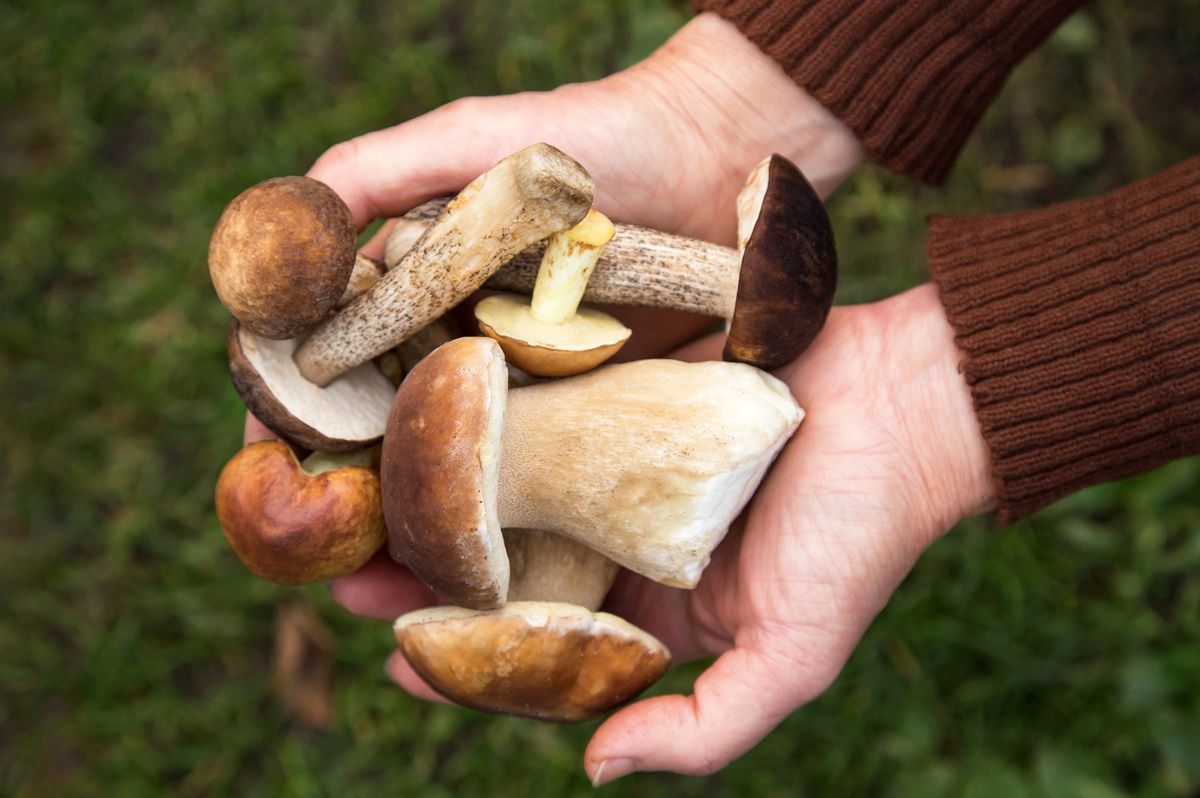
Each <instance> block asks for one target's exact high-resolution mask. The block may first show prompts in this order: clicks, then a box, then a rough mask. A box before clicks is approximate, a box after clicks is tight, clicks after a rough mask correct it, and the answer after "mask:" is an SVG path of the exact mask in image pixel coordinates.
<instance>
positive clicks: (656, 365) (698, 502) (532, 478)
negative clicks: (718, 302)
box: [497, 360, 803, 588]
mask: <svg viewBox="0 0 1200 798" xmlns="http://www.w3.org/2000/svg"><path fill="white" fill-rule="evenodd" d="M802 416H803V413H802V411H801V410H800V408H799V406H798V405H797V404H796V401H795V399H793V398H792V395H791V392H790V391H789V390H788V388H787V386H786V385H784V384H783V383H782V382H780V381H779V380H777V379H775V378H774V377H772V376H771V375H769V374H766V373H764V372H761V371H759V370H757V369H754V368H751V367H749V366H745V365H742V364H734V363H680V362H677V361H673V360H643V361H638V362H635V363H622V364H620V365H616V366H608V367H606V368H601V369H598V370H596V371H593V372H590V373H588V374H583V375H580V376H577V377H574V378H571V379H568V380H557V381H553V382H546V383H542V384H540V385H534V386H531V387H528V388H517V389H513V390H510V391H509V392H508V399H507V406H506V410H505V414H504V432H503V438H502V442H501V447H500V452H501V455H500V473H499V480H498V482H499V490H498V496H497V508H498V516H499V519H498V520H499V524H500V526H501V527H503V528H514V527H520V528H528V529H549V530H554V531H556V532H559V533H561V534H564V535H567V536H569V537H571V538H574V539H575V540H578V541H579V542H581V543H584V544H585V545H587V546H589V547H591V548H592V549H595V550H596V551H598V552H600V553H601V554H603V555H605V556H606V557H609V558H610V559H612V560H615V561H616V562H618V563H619V564H621V565H623V566H625V567H626V568H629V569H630V570H633V571H636V572H638V573H640V574H642V575H644V576H647V577H649V578H650V579H654V580H656V581H659V582H663V583H666V584H668V585H673V586H675V587H685V588H691V587H695V585H696V583H697V581H699V579H700V575H701V573H702V572H703V571H704V568H705V566H707V565H708V560H709V556H710V555H711V553H712V550H713V549H714V548H715V547H716V545H717V544H718V543H719V542H720V541H721V539H722V538H723V537H724V536H725V533H726V531H727V530H728V526H729V524H730V523H731V522H732V520H733V519H734V518H735V517H736V516H737V514H738V513H739V512H740V511H741V509H742V508H743V507H744V506H745V504H746V502H748V501H749V500H750V497H751V496H752V495H753V494H754V491H755V489H756V488H757V486H758V483H759V481H760V480H761V479H762V477H763V474H764V473H765V472H766V470H767V467H768V466H769V465H770V464H771V461H772V460H773V459H774V458H775V455H776V454H777V453H778V452H779V450H780V448H781V447H782V446H783V444H784V443H785V442H786V441H787V440H788V438H789V437H790V436H791V434H792V433H793V432H794V431H795V430H796V427H797V426H798V425H799V423H800V419H801V418H802Z"/></svg>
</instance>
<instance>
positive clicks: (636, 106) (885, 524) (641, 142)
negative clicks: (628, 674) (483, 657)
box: [247, 15, 990, 784]
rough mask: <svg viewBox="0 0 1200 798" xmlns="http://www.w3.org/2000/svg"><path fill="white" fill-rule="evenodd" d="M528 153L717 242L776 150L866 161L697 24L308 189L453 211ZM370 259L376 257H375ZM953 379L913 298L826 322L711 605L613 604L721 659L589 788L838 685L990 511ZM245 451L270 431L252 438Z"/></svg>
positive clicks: (355, 590)
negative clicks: (435, 202)
mask: <svg viewBox="0 0 1200 798" xmlns="http://www.w3.org/2000/svg"><path fill="white" fill-rule="evenodd" d="M747 47H749V48H750V49H746V48H747ZM600 108H603V109H605V116H604V118H605V120H606V124H605V125H603V126H600V125H580V126H578V127H575V126H571V125H570V123H571V120H575V119H579V118H588V119H591V118H599V117H597V116H596V114H595V113H594V112H592V113H589V112H588V109H600ZM764 108H765V109H771V111H772V112H773V113H772V114H771V115H769V116H768V115H767V114H765V113H763V112H761V111H760V110H759V109H764ZM781 109H782V110H781ZM539 139H544V140H546V141H549V142H550V143H552V144H555V145H556V146H559V147H560V148H562V149H564V150H565V151H566V152H568V153H570V154H572V155H573V156H574V157H576V158H578V159H579V160H580V161H581V162H582V163H583V164H584V166H585V167H587V169H588V170H589V171H590V172H591V174H592V175H593V177H594V178H595V180H596V185H597V189H598V191H597V206H598V207H599V208H600V210H602V211H604V212H605V213H607V214H608V215H610V216H611V217H613V218H614V219H616V220H619V221H628V222H632V223H636V224H641V225H646V226H651V227H658V228H660V229H664V230H667V231H671V232H678V233H683V234H687V235H692V236H696V237H700V238H705V239H708V240H711V241H716V242H719V243H726V244H729V243H732V242H733V238H734V233H735V225H734V212H733V207H734V197H735V196H736V194H737V191H738V189H739V188H740V187H741V182H742V180H743V179H744V178H745V175H746V173H747V172H748V171H749V170H750V168H751V167H752V166H753V165H754V164H755V163H757V162H758V161H759V160H760V159H761V158H762V157H763V156H764V155H765V154H768V153H770V152H772V151H775V152H779V153H780V154H782V155H784V156H785V157H788V158H790V159H792V160H793V161H794V162H795V163H796V164H797V165H798V166H799V167H800V168H801V170H802V171H804V173H805V174H806V176H807V177H808V178H809V179H810V180H811V181H812V182H813V184H814V186H815V187H816V188H817V191H818V193H820V194H821V195H822V196H825V195H827V194H828V193H829V192H831V191H832V190H833V189H834V188H835V187H836V186H837V185H838V184H839V183H840V182H841V180H842V179H844V178H845V176H846V175H847V174H849V173H850V172H851V171H852V170H853V169H854V168H855V166H857V164H858V163H859V161H860V160H861V150H860V148H859V147H858V145H857V143H856V142H855V141H854V140H853V136H852V135H851V134H850V133H849V131H847V130H846V129H845V128H844V127H843V126H841V124H840V123H839V122H837V120H836V119H834V118H833V117H831V116H830V115H829V114H828V113H827V112H825V111H824V109H822V108H820V107H819V106H818V105H817V104H816V103H815V102H813V101H812V99H811V98H809V97H808V96H807V95H806V94H805V93H804V92H803V91H801V90H800V89H798V88H797V87H796V86H795V84H793V83H792V82H791V81H790V80H788V79H787V78H786V76H785V75H784V74H783V73H782V72H781V71H779V69H778V67H777V66H775V65H774V63H773V62H770V61H769V60H766V59H765V56H762V54H761V53H758V51H757V50H755V49H754V48H753V46H752V45H749V43H748V42H746V41H745V40H744V39H742V38H741V36H740V34H738V33H737V31H736V29H734V28H733V27H732V26H730V25H728V24H727V23H724V22H722V21H720V20H718V19H716V18H714V17H712V16H709V15H704V16H701V17H698V18H697V19H696V20H694V21H693V22H691V23H689V25H688V26H686V27H685V28H684V30H683V31H682V32H681V33H680V34H678V35H677V36H676V37H675V38H674V39H672V41H671V42H669V43H668V44H667V45H665V46H664V47H663V48H662V49H660V50H659V51H658V52H657V53H656V54H655V55H653V56H651V58H650V59H649V60H648V61H646V62H643V63H642V64H639V65H637V66H635V67H633V68H631V69H630V70H627V71H626V72H624V73H620V74H618V75H615V76H613V77H611V78H608V79H606V80H603V81H599V82H597V83H592V84H580V85H572V86H565V87H563V88H561V89H558V90H556V91H553V92H550V93H547V94H522V95H516V96H512V97H500V98H490V99H471V100H465V101H461V102H459V103H453V104H451V105H449V106H446V107H445V108H443V109H440V110H438V111H435V112H433V113H431V114H428V115H426V116H424V117H421V118H419V119H416V120H413V121H412V122H408V123H406V124H404V125H400V126H398V127H395V128H391V129H389V130H385V131H380V132H378V133H372V134H368V135H367V136H364V137H361V138H359V139H355V140H354V141H353V142H350V143H347V144H344V145H339V146H338V147H335V148H334V149H333V150H331V151H330V152H329V153H327V154H326V155H325V156H324V157H322V158H321V160H319V161H318V162H317V164H316V165H315V166H314V167H313V170H312V172H311V174H312V175H313V176H315V177H318V178H319V179H321V180H324V181H325V182H327V183H328V184H329V185H331V186H333V187H334V189H335V190H336V191H338V193H339V194H341V195H342V196H343V197H344V198H345V199H346V200H347V203H348V204H349V205H350V207H351V209H352V210H353V212H354V214H355V219H356V221H357V222H358V223H359V224H360V225H361V224H364V223H365V222H366V221H367V220H369V219H370V218H372V217H375V216H392V215H396V214H398V213H401V212H403V211H404V210H406V209H407V208H408V207H410V206H412V205H415V204H417V203H419V202H421V201H423V200H425V199H427V198H429V197H432V196H435V195H438V194H441V193H446V192H448V191H453V190H454V189H456V188H457V187H459V186H462V185H464V184H466V183H467V182H468V181H469V180H470V179H471V178H472V177H474V176H475V175H476V174H478V173H479V172H481V171H483V170H484V169H486V168H487V167H488V166H490V165H491V164H492V163H493V162H494V161H495V160H496V159H498V158H499V157H500V156H502V155H504V154H505V153H507V152H510V151H512V150H514V149H517V148H518V147H520V146H523V145H525V144H527V143H529V142H531V141H535V140H539ZM381 249H382V239H381V238H377V239H376V240H375V241H374V242H372V244H371V245H370V247H369V248H368V252H369V253H370V254H377V253H376V252H375V251H374V250H381ZM621 315H622V318H623V320H624V321H625V322H626V323H627V324H629V325H630V326H631V327H633V328H634V330H635V332H634V337H633V338H632V339H631V340H630V342H629V344H628V345H627V346H626V348H625V349H624V350H623V351H622V352H621V354H620V358H622V359H634V358H642V357H647V356H651V355H658V354H661V353H663V352H667V351H670V350H671V349H672V348H673V347H675V346H677V345H679V344H681V343H683V342H684V341H686V340H688V339H690V338H691V337H692V336H694V335H695V333H696V332H697V331H698V330H699V329H701V327H702V326H703V323H701V322H698V321H697V320H696V319H694V318H692V319H689V318H686V317H681V316H678V315H668V314H664V313H662V312H640V313H639V312H635V313H633V314H632V315H631V314H628V313H625V314H621ZM647 321H653V323H652V324H649V325H647V324H646V322H647ZM721 346H722V341H720V340H715V339H710V340H707V341H704V342H702V343H699V344H694V345H692V346H690V347H689V348H686V349H685V350H682V351H680V352H679V353H678V356H679V357H682V358H684V359H718V358H719V357H720V353H721ZM958 360H959V354H958V352H957V350H956V349H955V346H954V342H953V334H952V331H951V328H950V327H949V325H948V324H947V322H946V320H945V317H944V314H943V313H942V310H941V307H940V305H939V304H938V302H937V298H936V294H935V292H934V290H933V289H932V287H930V286H924V287H921V288H918V289H915V290H913V291H910V292H908V293H906V294H903V295H901V296H899V297H896V298H893V299H891V300H887V301H885V302H881V303H877V304H874V305H866V306H859V307H851V308H835V309H834V311H833V312H832V313H831V314H830V317H829V320H828V322H827V324H826V326H825V329H824V330H823V331H822V332H821V334H820V335H819V336H818V337H817V339H816V341H815V343H814V344H813V347H812V348H811V349H810V350H809V351H808V352H807V353H805V354H804V355H803V356H802V357H801V358H800V359H799V360H798V361H796V362H795V363H793V364H791V365H789V366H787V367H785V368H783V369H781V370H780V371H779V372H777V374H778V375H779V376H780V377H781V378H783V379H784V380H786V381H787V383H788V384H789V386H790V387H791V389H792V391H793V392H794V393H795V395H796V398H797V399H798V400H799V402H800V404H801V406H802V407H804V408H805V410H806V411H807V413H808V416H807V418H806V419H805V421H804V423H803V424H802V425H801V427H800V430H799V432H798V433H797V434H796V436H795V437H794V438H793V439H792V441H791V442H790V443H789V444H788V445H787V446H786V447H785V449H784V450H783V452H782V453H781V455H780V457H779V460H778V461H777V462H776V465H775V467H774V468H773V470H772V471H771V472H770V473H769V474H768V476H767V478H766V480H765V481H764V483H763V485H762V487H761V489H760V491H759V493H758V495H757V496H756V498H755V499H754V501H753V502H752V503H751V505H750V507H749V508H748V509H747V511H746V513H745V514H744V515H743V517H742V518H741V519H740V520H739V522H738V523H737V524H735V527H734V529H733V531H731V533H730V535H729V537H728V538H727V539H726V540H725V542H724V543H723V544H722V545H721V546H720V547H719V548H718V550H717V552H716V554H715V556H714V559H713V561H712V564H711V565H710V566H709V568H708V570H707V571H706V572H705V574H704V577H703V579H702V580H701V582H700V584H699V586H698V587H697V588H696V589H695V590H694V591H691V592H685V591H680V590H676V589H671V588H666V587H663V586H660V585H656V584H652V583H649V582H647V581H646V580H644V579H641V578H638V577H635V576H632V575H630V574H628V573H625V574H622V576H621V577H620V579H619V580H618V583H617V585H616V587H615V588H614V590H613V592H612V594H611V595H610V598H609V601H608V602H607V604H606V607H605V609H607V610H609V611H612V612H614V613H615V614H617V615H620V616H621V617H624V618H626V619H627V620H629V621H630V622H631V623H634V624H636V625H638V626H640V627H642V628H643V629H645V630H646V631H648V632H650V633H651V634H653V635H655V636H656V637H658V638H659V639H660V640H662V641H663V642H664V643H665V644H666V645H667V646H668V648H669V649H670V650H671V653H672V656H673V658H674V660H675V661H676V662H685V661H688V660H691V659H695V658H699V657H710V656H715V657H716V660H715V662H714V663H713V664H712V666H711V667H709V668H708V670H706V671H705V672H704V673H703V674H702V675H701V676H700V678H699V679H698V680H697V681H696V684H695V687H694V691H693V693H692V695H689V696H659V697H655V698H650V699H646V700H642V701H638V702H635V703H633V704H631V705H629V706H627V707H625V708H624V709H622V710H620V711H618V712H616V713H615V714H614V715H612V716H611V717H610V718H609V719H608V720H607V721H606V722H605V723H603V724H602V725H601V726H600V727H599V729H598V730H597V731H596V733H595V735H594V737H593V738H592V741H591V743H590V744H589V746H588V748H587V751H586V752H585V755H584V766H585V768H586V769H587V772H588V775H589V776H590V777H591V778H592V780H593V783H596V784H602V783H607V782H609V781H612V780H613V779H616V778H619V777H621V776H624V775H627V774H628V773H630V772H633V771H635V770H640V771H648V770H670V771H675V772H679V773H691V774H703V773H711V772H714V771H716V770H718V769H719V768H721V767H723V766H724V765H725V764H726V763H728V762H729V761H731V760H732V759H734V758H736V757H737V756H739V755H741V754H742V753H744V752H745V751H747V750H749V748H751V747H752V746H753V745H754V744H755V743H757V742H758V741H759V740H761V739H762V738H763V737H764V736H765V735H766V734H767V733H768V732H769V731H770V730H771V729H772V728H773V727H774V726H775V725H776V724H777V723H779V722H780V721H781V720H782V719H783V718H784V717H786V716H787V715H788V714H789V713H791V712H793V711H795V710H796V709H797V708H799V707H800V706H802V705H804V704H805V703H806V702H808V701H809V700H811V699H813V698H814V697H816V696H817V695H819V694H820V693H821V692H822V691H824V690H825V689H826V687H828V685H829V684H830V682H831V681H832V680H833V679H834V678H835V677H836V676H837V674H838V672H839V671H840V670H841V668H842V666H843V664H844V663H845V661H846V659H847V658H848V657H849V655H850V652H851V651H852V649H853V647H854V645H855V644H856V643H857V642H858V640H859V639H860V637H861V636H862V634H863V632H864V630H865V629H866V628H867V626H868V625H869V624H870V622H871V620H872V619H873V618H874V617H875V615H876V614H877V613H878V612H879V610H880V609H881V608H882V607H883V605H884V604H885V603H886V601H887V599H888V597H889V596H890V595H891V593H892V592H893V591H894V590H895V588H896V586H897V585H898V584H899V583H900V581H901V580H902V579H903V578H904V576H905V574H907V573H908V571H909V569H910V568H911V567H912V565H913V563H914V562H915V560H916V559H917V557H918V556H919V555H920V553H921V552H922V551H923V550H924V549H925V548H926V547H927V546H928V545H929V544H930V543H931V542H932V541H933V540H935V539H936V538H937V536H938V535H940V534H942V533H943V532H945V530H946V529H948V528H949V526H950V525H951V524H952V523H953V522H954V521H955V520H957V519H958V518H960V517H962V516H964V515H966V514H969V513H973V512H977V511H979V510H981V509H983V508H984V507H986V506H987V505H988V503H989V502H990V485H989V480H988V477H987V467H988V466H987V457H986V452H985V449H984V445H983V443H982V440H981V438H980V435H979V431H978V427H977V424H976V422H975V419H974V416H973V413H972V411H971V406H970V398H969V394H968V391H967V388H966V386H965V384H964V383H963V380H962V378H961V376H960V375H959V374H958V371H957V367H958ZM247 434H248V436H251V437H254V436H257V435H261V434H262V430H261V429H260V428H258V427H257V426H256V425H255V424H254V422H253V420H252V419H251V420H250V421H249V422H248V425H247ZM333 595H334V597H335V598H336V599H337V600H338V601H339V602H340V603H342V604H343V605H344V606H345V607H347V608H348V609H349V610H351V611H352V612H356V613H359V614H361V615H365V616H368V617H374V618H381V619H386V620H391V619H394V618H395V617H397V616H399V615H401V614H402V613H404V612H407V611H409V610H412V609H414V608H417V607H420V606H425V605H429V604H432V603H434V597H433V596H432V595H431V594H430V593H429V591H428V590H427V589H426V588H425V587H424V586H422V585H421V584H420V583H419V582H417V580H416V579H415V578H413V577H412V576H411V574H409V573H407V572H406V571H405V570H404V569H403V568H401V567H400V566H397V565H395V564H393V563H391V562H390V561H389V560H387V559H385V558H382V557H376V558H375V559H374V560H372V561H371V562H370V563H368V564H367V565H366V566H365V567H364V568H363V569H362V570H360V571H359V572H357V573H356V574H353V575H351V576H348V577H345V578H343V579H340V580H338V581H337V582H335V583H334V584H333ZM388 667H389V672H390V673H391V674H392V676H393V678H394V679H395V680H396V681H397V682H398V683H399V684H400V685H401V686H402V687H404V688H405V689H406V690H408V691H409V692H411V693H412V694H414V695H417V696H420V697H423V698H428V699H431V700H444V699H441V698H440V697H439V696H438V695H437V694H436V693H435V692H434V691H432V690H431V689H430V688H429V687H428V686H427V685H426V684H424V683H423V682H422V681H421V679H420V678H419V677H418V676H417V675H416V674H415V673H414V672H413V671H412V670H411V669H410V668H409V667H408V666H407V664H406V663H405V662H404V659H403V657H402V656H400V655H399V654H394V655H393V656H392V658H391V659H390V661H389V664H388Z"/></svg>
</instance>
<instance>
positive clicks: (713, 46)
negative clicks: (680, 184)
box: [614, 13, 864, 198]
mask: <svg viewBox="0 0 1200 798" xmlns="http://www.w3.org/2000/svg"><path fill="white" fill-rule="evenodd" d="M614 79H615V80H618V81H627V82H628V81H632V82H633V83H636V84H640V85H641V86H642V88H643V90H645V91H649V92H650V93H651V95H652V97H653V99H654V100H656V101H657V102H659V103H661V104H662V105H663V106H664V107H667V108H670V109H672V110H673V111H674V112H675V113H676V114H677V115H678V116H679V117H681V118H682V119H683V120H684V121H685V123H686V124H689V125H690V126H691V127H692V128H693V129H694V130H695V131H696V132H697V133H698V134H699V135H700V136H701V137H702V138H703V139H704V140H705V142H706V143H707V144H708V146H709V151H710V154H711V156H712V163H713V164H714V167H715V169H716V170H718V171H719V173H720V174H719V178H718V182H719V183H720V184H721V185H722V188H723V191H724V193H727V194H728V195H729V197H730V198H732V197H733V196H734V195H736V193H737V191H738V190H739V189H740V188H741V186H742V183H743V181H744V180H745V178H746V175H747V174H748V173H749V171H750V169H751V168H752V167H753V166H754V165H755V164H756V163H758V162H759V161H760V160H762V159H763V158H764V157H766V156H767V155H770V154H771V153H779V154H780V155H783V156H785V157H787V158H789V159H790V160H792V161H794V162H795V163H796V165H797V166H799V167H800V169H801V170H802V171H803V172H804V174H805V176H806V177H808V179H809V181H810V182H812V183H813V185H814V186H815V187H816V189H817V191H818V193H819V194H820V195H821V196H822V197H824V196H827V195H828V194H830V193H832V192H833V190H834V189H836V188H837V187H838V186H839V185H840V184H841V183H842V182H843V181H844V180H845V179H846V177H848V176H849V174H850V173H851V172H852V171H854V169H855V168H856V167H857V166H858V165H859V164H861V163H862V160H863V157H864V155H863V149H862V146H861V145H860V144H859V142H858V139H857V138H856V137H855V135H854V133H853V132H852V131H851V130H850V128H848V127H846V125H845V124H843V123H842V121H841V120H840V119H838V118H837V117H836V116H834V115H833V114H832V113H830V112H829V111H828V110H826V109H825V108H824V106H822V105H821V104H820V103H818V102H817V101H816V100H815V99H813V98H812V97H811V96H809V95H808V93H807V92H805V91H804V90H803V89H802V88H801V87H800V86H799V85H797V84H796V83H795V81H793V80H792V79H791V78H790V77H788V75H787V74H786V73H785V72H784V71H783V69H782V68H781V67H780V66H779V65H778V64H777V63H776V62H775V61H774V60H772V59H771V58H770V57H769V56H767V55H766V54H765V53H763V52H762V51H761V50H759V49H758V48H757V47H756V46H755V45H754V44H753V43H752V42H751V41H750V40H749V39H747V38H746V37H745V36H743V35H742V33H741V32H740V31H739V30H738V29H737V27H736V26H734V25H733V24H732V23H731V22H728V21H727V20H724V19H722V18H721V17H719V16H717V15H715V14H711V13H706V14H701V15H699V16H697V17H695V18H693V19H692V20H691V21H689V22H688V23H687V24H686V25H684V26H683V27H682V28H681V29H680V30H679V31H678V32H677V33H676V34H675V35H674V36H672V37H671V39H670V40H668V41H667V42H666V43H665V44H664V45H663V46H662V47H660V48H659V49H658V50H657V51H656V52H655V53H654V54H652V55H651V56H650V57H649V58H647V59H646V60H644V61H642V62H641V63H639V64H636V65H635V66H633V67H631V68H630V69H628V70H626V71H625V72H623V73H620V74H619V75H616V76H614Z"/></svg>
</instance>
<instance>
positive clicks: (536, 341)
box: [475, 294, 631, 377]
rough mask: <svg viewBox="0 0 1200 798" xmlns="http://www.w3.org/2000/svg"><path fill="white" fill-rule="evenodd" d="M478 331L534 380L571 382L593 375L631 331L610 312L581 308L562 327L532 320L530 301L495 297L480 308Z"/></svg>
mask: <svg viewBox="0 0 1200 798" xmlns="http://www.w3.org/2000/svg"><path fill="white" fill-rule="evenodd" d="M475 318H476V319H477V320H478V321H479V330H480V332H482V333H483V334H484V335H486V336H487V337H489V338H492V339H494V340H495V341H496V342H497V343H499V344H500V348H501V349H503V350H504V355H505V357H507V358H508V360H509V361H510V362H511V363H512V364H513V365H515V366H517V367H518V368H520V369H522V370H523V371H525V372H527V373H529V374H532V375H534V376H535V377H568V376H570V375H572V374H580V373H582V372H584V371H590V370H592V369H594V368H595V367H596V366H599V365H600V364H601V363H603V362H604V361H606V360H608V359H609V358H610V357H612V356H613V355H615V354H616V353H617V351H618V350H619V349H620V348H621V347H622V346H624V345H625V342H626V341H627V340H629V335H630V332H631V331H630V329H629V328H628V327H626V326H625V325H624V324H622V323H621V322H619V321H617V320H616V319H615V318H613V317H612V316H610V315H608V314H607V313H601V312H600V311H598V310H593V309H591V308H579V309H578V310H577V311H576V312H575V316H574V317H573V318H571V319H570V320H568V321H565V322H563V323H562V324H550V323H548V322H544V321H541V320H539V319H536V318H534V317H533V315H532V314H531V313H530V301H529V298H528V297H522V296H517V295H516V294H496V295H494V296H490V297H487V298H486V299H484V300H482V301H480V302H479V304H477V305H476V306H475Z"/></svg>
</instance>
